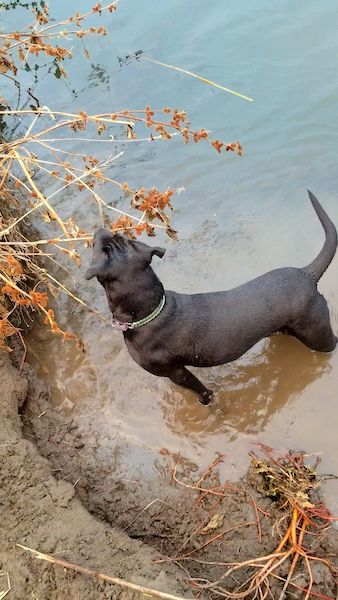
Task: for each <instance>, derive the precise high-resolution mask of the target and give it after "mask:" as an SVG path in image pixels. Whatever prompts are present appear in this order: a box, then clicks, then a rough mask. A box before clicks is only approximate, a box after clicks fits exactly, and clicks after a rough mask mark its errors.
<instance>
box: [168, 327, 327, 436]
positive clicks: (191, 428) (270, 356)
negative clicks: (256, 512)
mask: <svg viewBox="0 0 338 600" xmlns="http://www.w3.org/2000/svg"><path fill="white" fill-rule="evenodd" d="M261 346H263V347H262V348H261V350H260V351H259V352H257V353H256V354H255V355H253V353H251V355H246V356H245V357H244V358H242V359H241V360H238V361H236V362H235V363H233V364H230V365H226V366H223V367H219V368H217V369H216V368H214V369H211V370H210V372H209V373H208V372H206V371H205V370H203V369H199V370H198V371H199V375H200V376H201V379H203V375H204V376H207V379H208V386H209V387H211V388H212V389H213V390H215V400H214V402H213V404H212V406H211V407H210V410H207V411H206V409H205V407H203V406H201V405H200V404H197V403H196V402H194V401H192V398H191V394H189V397H188V395H186V398H185V401H184V399H183V401H182V402H180V403H179V405H177V402H175V396H174V395H172V394H166V398H165V400H166V401H165V402H164V403H163V405H162V410H163V415H164V420H165V423H166V425H167V426H168V427H170V428H171V429H172V431H174V432H175V433H176V434H177V435H182V436H191V435H193V436H196V437H200V438H209V436H211V435H219V434H220V433H226V434H227V436H229V439H230V440H234V439H235V438H236V437H237V435H238V434H239V433H241V432H244V433H248V434H259V433H261V432H262V431H264V430H265V428H266V427H267V426H268V423H269V421H270V419H271V418H272V417H273V415H274V413H275V412H279V411H280V410H281V409H282V408H283V407H284V405H286V404H287V403H288V402H289V401H291V400H292V398H293V397H294V396H295V395H297V394H300V393H302V392H304V391H305V389H306V387H307V386H308V385H309V384H310V383H311V382H313V381H315V380H316V379H319V378H320V377H321V375H322V374H323V373H327V372H328V371H329V370H330V368H331V367H330V358H329V356H326V355H324V354H319V353H315V352H312V351H311V350H309V349H308V348H306V347H305V346H303V345H302V344H301V343H300V342H299V341H298V340H296V339H294V338H292V337H289V336H282V335H280V336H276V337H273V338H271V339H269V340H267V341H266V342H264V343H263V344H261ZM195 371H196V372H197V369H195ZM207 373H208V374H207Z"/></svg>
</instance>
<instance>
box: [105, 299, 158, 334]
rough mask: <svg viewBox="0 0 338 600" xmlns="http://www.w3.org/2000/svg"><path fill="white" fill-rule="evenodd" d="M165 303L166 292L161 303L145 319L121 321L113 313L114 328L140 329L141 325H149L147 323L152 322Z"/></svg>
mask: <svg viewBox="0 0 338 600" xmlns="http://www.w3.org/2000/svg"><path fill="white" fill-rule="evenodd" d="M164 305H165V294H163V297H162V300H161V302H160V303H159V305H158V306H157V307H156V308H155V310H153V312H152V313H150V315H148V316H147V317H144V319H140V320H139V321H133V322H131V323H121V321H118V320H117V319H115V317H114V315H112V318H111V326H112V327H113V328H114V329H118V330H119V331H127V329H139V327H143V325H147V323H150V321H153V319H156V317H158V315H159V314H160V312H161V311H162V309H163V307H164Z"/></svg>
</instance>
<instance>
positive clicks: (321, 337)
mask: <svg viewBox="0 0 338 600" xmlns="http://www.w3.org/2000/svg"><path fill="white" fill-rule="evenodd" d="M289 330H290V333H291V334H292V335H294V336H295V337H296V338H297V339H299V340H300V341H301V342H303V344H305V345H306V346H308V347H309V348H311V350H317V352H332V350H334V349H335V347H336V344H337V341H338V339H337V338H336V336H335V335H334V333H333V331H332V328H331V323H330V314H329V309H328V307H327V303H326V300H325V298H323V296H321V295H320V294H318V295H317V296H316V299H315V301H314V303H313V304H312V306H311V307H310V308H309V309H308V311H307V312H306V314H305V315H304V317H303V318H302V319H301V320H300V322H298V323H296V324H293V325H292V327H290V328H289Z"/></svg>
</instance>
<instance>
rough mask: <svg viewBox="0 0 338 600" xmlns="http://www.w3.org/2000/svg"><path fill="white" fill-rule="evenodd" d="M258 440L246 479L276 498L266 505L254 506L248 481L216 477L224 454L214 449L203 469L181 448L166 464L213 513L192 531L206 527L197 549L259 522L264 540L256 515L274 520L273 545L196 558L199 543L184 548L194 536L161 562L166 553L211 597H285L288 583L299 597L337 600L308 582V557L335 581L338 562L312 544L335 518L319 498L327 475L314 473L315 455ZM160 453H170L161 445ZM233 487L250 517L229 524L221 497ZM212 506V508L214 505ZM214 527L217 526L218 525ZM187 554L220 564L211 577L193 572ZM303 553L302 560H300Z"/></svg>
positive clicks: (201, 561) (178, 481) (177, 480)
mask: <svg viewBox="0 0 338 600" xmlns="http://www.w3.org/2000/svg"><path fill="white" fill-rule="evenodd" d="M258 446H259V449H260V457H258V456H257V454H255V453H254V452H252V453H251V454H250V456H251V459H252V481H251V483H252V484H253V486H254V488H255V491H256V492H257V493H258V494H259V495H260V496H262V495H263V496H266V497H267V498H270V499H271V501H272V502H273V504H272V505H271V511H270V512H266V511H264V510H263V509H262V508H261V507H260V506H258V504H257V502H256V501H255V500H254V498H253V495H252V494H251V493H250V491H248V489H247V488H246V486H242V485H241V484H240V485H239V486H234V485H232V484H229V483H224V484H221V483H220V480H219V475H218V472H217V471H215V468H216V467H217V465H219V463H221V462H222V461H223V456H222V455H219V456H218V457H217V458H216V460H215V461H214V462H213V463H212V464H211V465H210V466H209V467H208V468H207V469H206V470H205V471H204V472H203V473H202V475H196V474H193V473H191V471H190V465H189V463H186V462H185V461H183V460H182V459H181V457H180V456H177V455H172V457H173V458H174V466H173V467H170V472H171V477H172V481H173V482H175V483H176V484H178V485H180V486H183V487H184V488H186V489H188V490H192V491H193V492H194V493H196V494H197V498H196V502H195V504H196V505H199V504H201V503H203V504H204V508H206V509H207V510H208V512H209V513H213V514H212V515H210V517H208V519H207V522H203V523H201V524H200V526H199V527H198V528H197V529H196V531H194V533H193V536H196V535H197V534H198V535H200V534H207V533H208V534H209V535H211V537H209V539H207V541H205V542H204V543H203V544H202V545H199V546H198V551H201V550H202V551H204V550H205V549H206V548H207V547H208V546H210V545H211V544H215V543H217V542H218V541H219V540H220V539H221V538H222V539H227V537H226V536H228V535H229V534H230V535H233V533H234V532H236V531H237V530H239V529H241V528H243V527H244V528H246V527H248V526H253V525H256V526H257V530H258V541H259V543H262V525H261V520H260V515H262V516H263V517H264V518H268V519H269V520H272V536H271V537H272V539H273V538H274V537H275V536H278V537H279V541H278V543H276V547H275V548H274V550H273V551H269V552H268V553H265V554H264V555H262V556H258V557H256V556H253V557H252V558H249V559H248V560H244V561H242V562H240V561H233V562H228V561H225V560H224V558H223V557H222V556H220V558H219V561H217V562H215V560H214V559H213V562H210V561H208V560H207V559H203V558H202V559H201V558H200V559H196V558H193V557H194V556H195V554H196V552H197V550H196V548H193V549H192V550H188V551H187V550H186V549H185V547H186V545H187V543H188V542H189V541H190V539H191V537H192V536H191V537H190V538H189V539H188V540H187V541H186V542H185V543H184V544H183V545H182V546H181V547H180V548H179V550H178V551H177V552H175V553H174V555H173V556H171V557H166V558H163V559H162V560H161V561H158V562H168V561H169V562H174V563H175V564H177V565H178V566H180V567H181V568H182V569H183V570H184V571H185V573H186V574H187V576H188V579H189V581H190V583H191V586H192V588H193V590H194V591H195V592H196V593H197V597H199V596H200V595H201V594H203V593H205V594H206V597H208V598H215V597H217V598H221V597H223V598H229V599H244V598H250V599H256V598H259V599H260V600H264V599H265V598H268V597H270V598H276V599H277V598H278V600H283V599H284V598H285V595H286V594H289V593H290V594H291V591H290V588H292V589H293V590H294V591H295V592H302V598H304V600H308V599H309V598H310V597H317V598H322V600H334V599H333V598H329V597H328V596H326V595H325V594H322V593H320V590H317V591H315V590H314V589H313V586H314V576H313V573H312V565H313V563H315V562H317V563H320V564H321V565H322V566H323V567H324V568H325V569H327V571H328V573H329V574H331V576H332V582H333V583H334V582H337V575H338V570H337V567H336V566H335V565H334V564H333V563H332V562H331V560H329V558H323V557H321V556H318V555H317V554H316V551H315V550H314V547H315V546H316V545H319V542H320V541H321V540H322V539H323V538H324V536H326V535H327V533H328V530H329V528H330V526H331V524H332V522H333V521H336V520H337V519H336V518H335V517H333V516H332V514H331V513H330V511H329V510H328V508H327V507H326V506H325V505H324V504H323V503H322V502H321V501H319V500H318V499H317V498H318V496H317V494H316V492H317V491H318V490H319V488H320V486H321V484H322V482H323V480H324V477H318V475H317V473H316V469H317V466H318V462H319V460H318V458H317V459H315V460H314V461H313V462H312V464H308V463H307V462H306V461H308V460H309V458H310V457H308V456H307V455H305V454H304V453H303V452H291V451H290V452H287V453H281V452H277V451H275V450H273V449H271V448H269V447H268V446H264V445H262V444H259V445H258ZM161 454H163V455H169V456H171V455H170V454H169V453H168V451H167V450H165V449H163V450H162V451H161ZM231 493H232V494H235V495H236V496H237V499H238V502H240V503H243V502H248V504H251V506H252V508H253V510H254V514H255V520H251V521H245V522H242V523H237V524H234V525H233V526H231V527H229V526H228V523H225V522H224V513H222V506H221V505H220V503H221V501H222V499H223V498H225V497H226V496H228V495H229V494H231ZM216 509H217V512H214V511H215V510H216ZM272 513H273V514H272ZM266 528H267V526H266V525H265V529H266ZM217 529H218V533H215V530H217ZM270 535H271V534H270ZM191 560H194V561H196V562H198V563H199V564H201V565H202V567H203V565H205V566H207V565H218V567H223V568H224V573H223V574H222V575H221V576H219V577H218V578H217V579H215V580H214V581H210V580H208V579H207V578H202V577H193V576H191V575H190V573H189V571H188V569H187V568H186V566H185V565H186V564H187V562H186V561H191ZM301 561H303V565H301V564H300V563H301ZM285 573H286V575H285ZM299 573H302V575H303V576H305V577H306V575H307V580H308V582H307V587H306V588H305V587H302V586H300V585H298V584H297V575H298V576H299ZM234 582H235V584H234ZM276 593H277V595H276ZM203 597H204V596H203Z"/></svg>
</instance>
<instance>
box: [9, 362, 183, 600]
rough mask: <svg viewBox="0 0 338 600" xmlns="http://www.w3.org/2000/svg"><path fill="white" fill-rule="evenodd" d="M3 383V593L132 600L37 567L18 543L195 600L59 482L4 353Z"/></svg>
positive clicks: (148, 553)
mask: <svg viewBox="0 0 338 600" xmlns="http://www.w3.org/2000/svg"><path fill="white" fill-rule="evenodd" d="M0 381H1V401H0V423H1V424H0V455H1V471H0V513H1V519H0V539H1V545H0V572H1V573H2V577H1V579H0V591H2V590H5V589H6V587H7V573H8V575H9V578H10V584H11V592H10V598H13V599H14V598H15V599H17V600H22V598H38V599H39V600H53V599H55V600H56V599H57V600H61V599H64V598H74V599H75V598H76V599H77V598H81V600H82V599H86V598H88V599H91V600H92V599H93V598H120V597H127V596H126V595H125V594H126V591H121V588H118V587H116V586H111V585H108V584H100V583H98V582H97V581H96V580H95V579H91V578H89V577H86V576H83V575H76V574H73V573H72V572H66V571H64V570H63V569H62V568H60V567H55V568H54V567H53V566H51V565H48V564H47V563H44V562H41V561H37V560H36V559H34V558H32V557H31V556H30V555H28V554H25V553H24V552H23V551H22V550H21V549H19V548H17V547H16V544H17V543H20V544H23V545H26V546H29V547H31V548H35V549H38V550H40V551H43V552H46V553H50V554H54V555H55V556H57V557H64V558H66V559H68V560H72V561H74V562H77V563H79V564H81V565H84V566H87V567H90V568H94V569H98V570H101V571H102V572H105V573H107V574H110V575H114V576H117V577H122V578H126V579H129V580H131V581H133V582H135V583H141V584H144V585H149V584H151V586H152V587H154V588H157V589H161V590H164V591H170V592H171V593H177V594H179V595H182V596H185V595H187V596H189V594H188V593H187V587H186V586H185V584H184V583H181V582H179V580H178V578H177V573H175V571H176V568H175V567H174V568H173V567H172V566H169V568H166V567H164V568H163V565H162V566H161V565H154V564H153V561H154V560H156V558H158V557H159V555H158V553H157V552H156V551H154V550H153V549H151V548H150V547H149V546H147V545H145V544H143V543H141V542H140V541H137V540H131V539H130V538H129V537H128V536H127V535H126V534H125V533H123V532H121V531H119V530H118V529H116V528H113V527H111V526H110V525H108V524H107V523H103V522H100V521H99V520H98V519H95V518H94V517H93V516H91V515H90V514H89V513H88V511H87V510H86V508H85V507H84V506H82V505H81V503H80V501H79V500H78V498H76V493H75V492H76V489H75V487H74V486H73V485H72V484H71V483H68V482H66V481H63V480H62V474H60V477H59V480H57V479H56V478H55V477H54V474H53V472H52V469H51V466H50V465H49V463H48V461H47V460H46V459H45V458H42V457H41V456H40V455H39V453H38V451H37V449H36V446H35V445H34V443H33V440H32V441H30V440H29V438H27V437H26V439H25V438H23V436H22V422H21V418H20V416H19V413H20V411H22V410H23V405H24V403H25V401H26V397H27V389H28V381H27V377H24V376H21V375H19V374H18V372H17V371H16V369H14V367H13V366H12V364H11V363H10V360H9V358H8V356H7V354H4V353H0ZM30 400H31V401H32V397H31V398H30ZM75 446H76V442H74V447H75ZM128 593H129V592H128ZM123 594H124V595H123ZM128 597H132V596H128Z"/></svg>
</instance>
